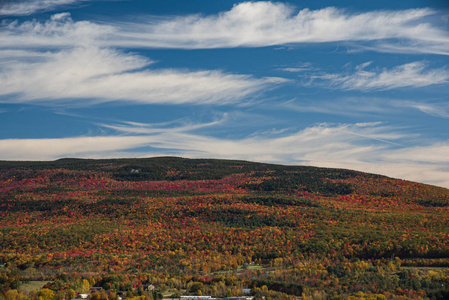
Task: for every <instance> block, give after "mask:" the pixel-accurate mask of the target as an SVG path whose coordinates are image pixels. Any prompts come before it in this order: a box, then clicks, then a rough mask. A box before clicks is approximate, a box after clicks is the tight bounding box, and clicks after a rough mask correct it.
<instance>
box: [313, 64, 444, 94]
mask: <svg viewBox="0 0 449 300" xmlns="http://www.w3.org/2000/svg"><path fill="white" fill-rule="evenodd" d="M369 65H370V63H365V64H362V65H359V66H357V68H356V71H355V72H354V73H352V74H326V75H319V76H315V78H318V79H322V80H325V81H329V82H330V84H331V86H333V87H337V88H341V89H344V90H362V91H368V90H391V89H395V88H403V87H424V86H429V85H434V84H445V83H448V82H449V71H448V70H446V69H443V68H440V69H430V70H429V69H426V63H424V62H419V61H417V62H412V63H408V64H404V65H400V66H397V67H394V68H391V69H386V68H384V69H382V70H379V69H374V70H366V69H367V67H368V66H369Z"/></svg>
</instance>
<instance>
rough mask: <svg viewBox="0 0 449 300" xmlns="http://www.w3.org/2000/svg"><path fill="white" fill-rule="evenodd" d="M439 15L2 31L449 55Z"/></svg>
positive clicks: (276, 16) (244, 12)
mask: <svg viewBox="0 0 449 300" xmlns="http://www.w3.org/2000/svg"><path fill="white" fill-rule="evenodd" d="M435 15H438V12H436V11H433V10H430V9H408V10H398V11H371V12H364V13H349V12H347V11H345V10H341V9H337V8H333V7H328V8H323V9H318V10H309V9H303V10H300V11H296V10H295V9H294V8H293V7H291V6H288V5H286V4H283V3H273V2H269V1H260V2H242V3H239V4H236V5H234V6H233V7H232V8H231V9H230V10H229V11H224V12H221V13H219V14H216V15H207V16H203V15H187V16H175V17H165V18H161V17H154V16H147V17H141V18H136V19H135V20H132V21H121V22H109V23H107V22H102V23H94V22H90V21H77V22H74V21H73V20H72V19H71V18H69V17H67V16H66V18H52V19H51V20H49V21H46V22H38V21H27V22H23V23H18V22H11V23H9V24H6V25H4V26H3V28H2V29H3V32H2V33H1V34H0V42H1V43H0V44H2V45H3V47H19V46H20V47H39V46H42V47H51V46H53V47H67V46H75V45H80V44H83V43H86V41H88V42H94V43H97V44H98V45H99V46H104V47H123V48H173V49H212V48H234V47H265V46H273V45H294V44H303V43H329V42H353V43H352V45H353V46H354V45H355V47H360V48H362V47H363V48H365V49H369V50H373V51H381V52H395V49H397V51H398V52H407V51H408V52H409V53H435V54H443V55H449V50H447V49H449V34H448V33H447V31H446V30H445V28H444V26H443V25H441V24H439V23H438V22H439V21H438V17H437V16H435ZM60 17H61V16H60ZM25 41H26V42H25Z"/></svg>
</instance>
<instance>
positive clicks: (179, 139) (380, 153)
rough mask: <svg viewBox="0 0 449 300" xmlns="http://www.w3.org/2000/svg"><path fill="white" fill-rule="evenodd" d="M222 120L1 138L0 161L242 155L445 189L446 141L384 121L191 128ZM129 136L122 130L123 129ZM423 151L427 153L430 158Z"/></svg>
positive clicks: (448, 176) (448, 181)
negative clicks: (415, 136)
mask: <svg viewBox="0 0 449 300" xmlns="http://www.w3.org/2000/svg"><path fill="white" fill-rule="evenodd" d="M218 124H222V121H214V122H210V123H205V124H189V125H187V126H186V127H184V126H180V127H176V126H174V127H170V126H168V127H167V126H164V127H163V128H158V127H157V126H152V125H150V124H140V123H132V122H131V123H130V122H124V123H121V124H110V125H107V126H105V127H107V128H109V129H113V130H115V132H116V135H111V136H95V137H72V138H61V139H9V140H0V153H2V157H1V159H16V160H23V159H43V160H48V159H56V158H61V157H68V156H72V157H73V156H76V157H91V158H92V157H93V158H95V157H102V158H104V157H129V156H133V157H136V156H141V157H145V156H154V155H159V154H161V153H164V154H165V155H178V156H184V157H191V158H204V157H213V158H227V159H245V160H251V161H262V162H270V163H283V164H302V165H313V166H323V167H336V168H348V169H355V170H361V171H366V172H374V173H379V174H384V175H387V176H392V177H397V178H403V179H409V180H414V181H420V182H426V183H431V184H436V185H441V186H446V187H449V174H448V173H447V171H446V169H447V168H448V167H449V158H448V156H447V151H448V149H449V142H440V143H429V144H427V145H425V146H419V147H417V146H414V145H407V140H408V138H409V137H410V134H406V133H404V132H403V131H401V130H399V129H397V128H394V127H390V126H386V125H383V124H382V123H377V122H376V123H357V124H318V125H315V126H312V127H308V128H305V129H303V130H300V131H297V132H290V133H289V132H287V131H284V132H281V133H280V134H276V135H274V136H273V135H271V134H258V135H253V136H251V137H247V138H242V139H224V138H217V137H212V136H209V135H204V134H198V133H195V130H197V129H199V128H205V127H210V128H211V130H213V128H214V126H215V125H218ZM121 134H127V135H121ZM428 153H432V155H431V156H429V155H428Z"/></svg>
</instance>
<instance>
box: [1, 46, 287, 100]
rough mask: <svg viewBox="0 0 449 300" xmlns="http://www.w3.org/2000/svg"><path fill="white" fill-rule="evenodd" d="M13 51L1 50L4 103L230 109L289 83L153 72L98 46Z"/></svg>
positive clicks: (139, 60) (137, 59) (212, 73)
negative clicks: (118, 103)
mask: <svg viewBox="0 0 449 300" xmlns="http://www.w3.org/2000/svg"><path fill="white" fill-rule="evenodd" d="M10 52H11V51H10V50H4V51H1V50H0V96H4V97H2V98H0V102H3V103H10V102H12V103H20V102H30V101H34V102H39V103H51V104H52V105H58V104H61V105H62V104H64V105H67V104H70V103H72V105H73V104H74V103H77V104H82V103H83V101H84V103H85V104H89V103H100V102H109V101H122V102H132V103H141V104H184V103H190V104H213V105H224V104H230V103H238V102H241V101H243V99H245V101H250V98H251V96H252V95H253V94H255V93H257V92H259V91H261V90H263V89H266V88H270V87H272V86H275V85H276V84H277V83H281V82H284V81H285V80H283V79H281V78H262V79H257V78H253V77H251V76H248V75H238V74H228V73H223V72H221V71H220V70H205V71H186V70H174V69H159V70H153V69H151V68H150V67H149V65H151V64H152V63H153V62H152V61H151V60H149V59H146V58H144V57H142V56H138V55H134V54H126V53H123V52H120V51H117V50H112V49H109V48H97V47H94V46H88V47H76V48H71V49H67V50H61V51H56V52H38V53H36V52H35V51H28V52H26V51H25V52H22V53H21V55H22V56H20V57H17V56H16V57H13V59H12V57H11V53H10ZM6 96H8V97H6ZM74 99H77V100H76V101H74Z"/></svg>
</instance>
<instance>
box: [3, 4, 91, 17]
mask: <svg viewBox="0 0 449 300" xmlns="http://www.w3.org/2000/svg"><path fill="white" fill-rule="evenodd" d="M85 1H89V0H27V1H23V0H22V1H20V0H2V1H1V2H0V16H22V15H31V14H33V13H35V12H40V11H50V10H53V9H55V8H56V7H59V6H63V5H70V4H75V3H77V2H85Z"/></svg>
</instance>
